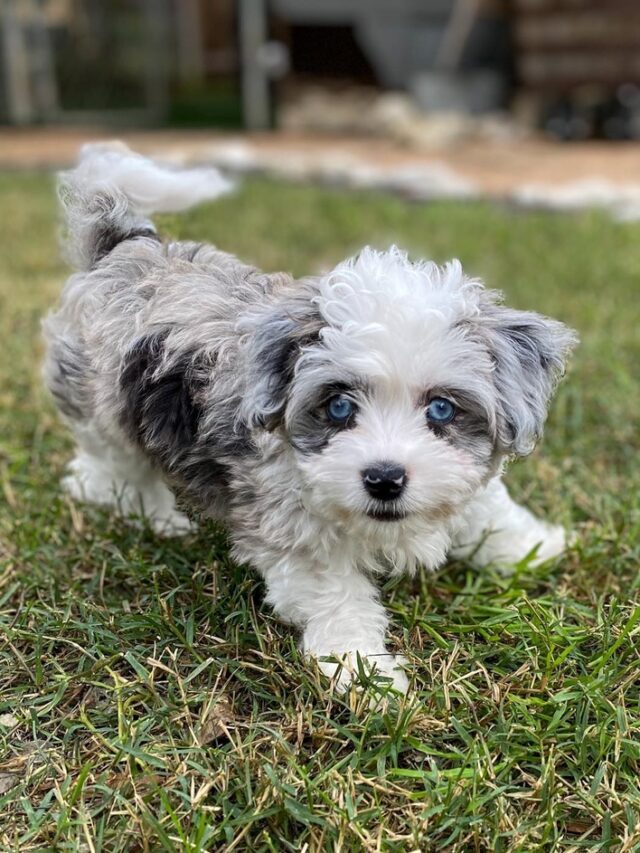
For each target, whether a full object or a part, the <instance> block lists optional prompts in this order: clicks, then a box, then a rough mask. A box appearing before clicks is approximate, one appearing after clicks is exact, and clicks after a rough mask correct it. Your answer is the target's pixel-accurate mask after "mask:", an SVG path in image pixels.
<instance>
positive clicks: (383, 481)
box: [362, 462, 407, 501]
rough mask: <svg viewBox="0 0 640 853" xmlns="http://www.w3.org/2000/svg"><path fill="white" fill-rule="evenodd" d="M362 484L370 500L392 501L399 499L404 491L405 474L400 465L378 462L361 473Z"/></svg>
mask: <svg viewBox="0 0 640 853" xmlns="http://www.w3.org/2000/svg"><path fill="white" fill-rule="evenodd" d="M362 483H363V485H364V487H365V489H366V490H367V492H368V493H369V494H370V495H371V497H372V498H375V499H376V500H378V501H393V500H396V499H397V498H399V497H400V495H401V494H402V493H403V491H404V489H405V486H406V484H407V472H406V471H405V469H404V468H403V467H402V465H395V464H394V463H392V462H378V463H377V464H376V465H371V466H370V467H369V468H365V470H364V471H363V472H362Z"/></svg>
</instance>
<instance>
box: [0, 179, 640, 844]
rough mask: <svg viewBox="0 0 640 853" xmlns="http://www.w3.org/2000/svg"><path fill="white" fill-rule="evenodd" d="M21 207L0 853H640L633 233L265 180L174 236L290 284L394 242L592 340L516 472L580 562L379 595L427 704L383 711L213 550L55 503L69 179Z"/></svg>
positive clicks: (15, 182) (0, 322)
mask: <svg viewBox="0 0 640 853" xmlns="http://www.w3.org/2000/svg"><path fill="white" fill-rule="evenodd" d="M0 195H1V197H2V200H3V203H2V211H3V224H2V229H1V232H0V336H1V338H2V342H3V350H2V352H3V357H2V360H1V362H0V478H1V481H2V485H3V502H2V504H0V849H1V850H3V851H4V850H6V851H21V853H23V851H32V850H33V851H35V850H38V851H43V850H55V851H61V850H68V851H76V850H91V851H136V850H153V851H155V850H176V851H183V850H184V851H214V850H245V849H251V850H254V851H283V850H309V851H316V850H346V851H352V850H354V851H358V850H384V851H407V850H438V851H474V850H479V851H480V850H487V851H489V850H490V851H523V850H553V851H569V850H582V849H592V850H602V851H622V850H625V851H631V850H637V849H640V791H639V788H638V773H639V771H640V666H639V661H638V651H639V648H640V624H639V623H640V593H639V585H640V573H639V572H638V567H639V562H640V501H639V497H638V496H639V494H640V488H639V487H640V467H639V466H638V464H637V460H638V445H639V443H640V439H639V432H638V401H637V371H638V363H639V362H640V334H639V331H638V330H639V328H640V325H639V320H640V317H639V313H640V312H639V308H638V295H637V294H638V281H639V280H640V239H639V238H640V226H638V225H632V224H616V223H612V222H610V221H608V220H607V219H606V218H604V217H603V216H601V215H597V214H591V213H584V214H580V215H579V216H575V217H568V216H559V215H555V216H554V215H545V214H542V213H524V212H522V211H517V212H516V211H514V210H512V209H509V208H506V207H497V206H489V205H482V204H479V203H473V204H472V203H463V202H458V203H439V204H432V205H424V204H422V205H417V204H416V205H411V204H409V203H406V202H403V201H401V200H399V199H395V198H391V197H386V196H383V195H375V194H366V193H361V194H347V193H344V192H341V191H338V190H330V189H313V188H305V187H302V186H290V185H286V184H277V183H271V182H268V181H263V180H247V181H246V182H245V183H244V184H243V186H242V187H241V189H240V190H239V192H238V194H237V195H235V196H232V197H229V198H226V199H224V200H222V201H221V202H219V203H217V204H214V205H209V206H204V207H201V208H200V209H198V210H197V211H194V212H192V213H190V214H188V215H184V216H182V217H179V218H178V217H172V218H169V217H164V218H163V219H162V220H161V225H162V228H163V230H164V231H165V232H166V233H167V234H171V235H173V236H179V237H180V236H187V235H188V236H190V237H194V238H201V239H208V240H213V241H215V242H217V243H219V244H220V245H221V246H223V247H225V248H227V249H230V250H232V251H235V252H237V253H238V254H240V255H241V256H243V257H245V258H251V259H253V260H255V261H256V262H258V263H260V264H261V265H263V266H265V267H266V268H268V269H275V268H287V269H293V271H294V272H296V273H298V274H301V273H304V272H307V271H315V270H317V269H318V268H320V267H322V266H326V265H328V264H330V263H331V262H333V261H336V260H337V259H339V258H341V257H342V256H343V255H344V254H346V253H347V252H350V251H351V250H352V249H354V248H356V247H358V246H359V245H361V244H363V243H365V242H373V243H376V244H378V245H381V244H385V243H388V242H389V239H394V240H397V241H398V242H399V243H401V244H402V245H404V246H406V247H408V248H409V249H410V250H411V251H412V252H414V253H415V254H417V255H425V254H430V255H431V256H433V257H435V258H436V259H438V260H444V259H446V258H448V257H450V256H452V255H457V256H459V257H460V258H461V259H462V261H463V262H464V264H465V266H466V267H467V268H468V270H470V271H471V272H473V273H475V274H478V275H483V276H485V277H486V279H487V280H488V281H489V282H490V283H491V284H492V285H493V286H497V287H501V288H503V289H504V290H505V291H506V293H507V295H508V299H509V301H510V302H511V303H513V304H515V305H517V306H519V307H527V308H535V309H537V310H541V311H544V312H547V313H549V314H551V315H554V316H557V317H559V318H561V319H562V320H564V321H566V322H568V323H570V324H572V325H573V326H575V327H576V328H577V329H578V331H579V333H580V336H581V338H582V345H581V347H580V349H579V350H578V352H577V354H576V357H575V359H574V362H573V365H572V368H571V370H570V372H569V375H568V377H567V378H566V380H565V382H564V383H563V385H562V386H561V388H560V391H559V394H558V397H557V399H556V402H555V404H554V407H553V411H552V414H551V417H550V420H549V423H548V426H547V432H546V436H545V440H544V441H543V443H542V445H541V446H540V447H539V448H538V450H537V451H536V452H535V453H534V454H533V455H532V456H531V457H530V458H528V459H527V460H525V461H522V462H519V463H517V464H515V465H513V466H512V468H511V470H510V473H509V482H510V484H511V486H512V488H513V491H514V492H515V493H516V494H517V495H518V497H519V498H521V499H523V500H525V501H526V502H527V503H528V504H529V506H531V507H532V508H533V509H534V510H535V511H537V512H540V513H543V514H544V515H546V516H547V517H550V518H553V519H555V520H559V521H562V522H563V523H565V524H567V525H569V526H571V527H572V528H573V530H574V531H575V533H576V541H575V544H574V545H573V546H572V548H571V549H570V551H569V553H568V554H567V555H566V556H564V557H563V558H562V559H559V560H557V561H555V562H553V563H551V564H549V565H546V566H544V567H542V568H537V569H536V568H533V567H532V566H531V565H529V564H527V563H526V562H525V563H523V564H522V565H520V566H518V567H517V568H516V570H515V573H514V574H513V575H512V576H511V577H504V576H502V575H500V574H499V573H497V572H495V571H492V570H486V571H483V572H481V573H478V572H476V571H474V570H473V569H472V568H471V567H470V566H469V565H467V564H465V563H462V562H459V563H455V564H451V565H449V566H448V567H447V568H445V569H443V570H442V571H441V572H440V573H439V574H438V575H437V576H435V577H431V576H428V575H426V574H424V573H420V574H418V575H417V576H416V577H415V578H413V579H403V580H399V581H394V582H393V583H388V584H386V586H385V589H384V592H383V595H384V599H385V600H386V601H387V602H388V604H389V608H390V610H391V613H392V622H393V635H392V637H391V644H392V646H393V647H395V648H396V649H397V650H400V651H401V652H402V653H403V654H405V655H406V656H407V658H408V660H409V664H410V672H411V682H412V688H411V694H410V697H409V698H408V700H406V701H399V702H397V703H394V702H390V703H388V704H387V706H386V708H380V709H378V710H370V709H369V699H370V698H371V697H370V695H369V698H367V695H365V696H364V697H362V696H359V695H358V694H356V693H355V692H353V693H351V694H349V695H347V696H346V697H343V698H339V697H335V696H331V695H329V694H328V693H327V692H326V683H325V682H324V681H323V680H322V678H321V677H320V676H319V675H318V674H317V672H316V671H315V670H314V669H313V668H311V667H310V666H308V665H307V664H306V663H305V662H304V661H303V660H302V659H301V658H300V656H299V655H298V653H297V650H296V636H295V634H294V633H293V632H292V630H291V629H290V628H288V627H285V626H283V625H281V624H279V623H278V622H277V621H276V620H275V619H274V618H273V616H272V615H271V613H270V612H269V608H268V607H267V606H266V605H264V604H263V594H264V590H263V587H262V585H261V583H260V581H259V580H258V579H257V578H256V577H255V575H253V574H252V573H251V571H250V570H248V569H247V568H246V567H241V566H236V565H233V564H232V563H231V561H230V560H229V558H228V556H227V550H226V545H225V537H224V533H223V532H222V531H220V530H218V529H216V528H215V527H214V526H212V525H205V526H203V527H201V528H200V530H199V532H198V533H196V534H195V535H193V536H191V537H189V538H188V539H186V540H182V541H179V540H161V539H158V538H157V537H156V536H154V535H153V533H152V532H151V531H150V530H148V529H144V530H142V531H139V530H136V529H135V528H130V527H128V526H126V525H125V524H123V523H122V522H121V521H119V520H118V519H116V518H113V517H112V516H110V515H109V514H108V513H106V512H103V511H100V510H97V509H92V508H87V507H83V506H79V505H75V504H73V503H71V502H70V501H69V500H68V499H66V498H65V497H64V496H63V495H62V494H61V493H60V491H59V488H58V481H59V479H60V477H61V476H62V474H63V472H64V469H65V464H66V463H67V461H68V460H69V458H70V455H71V444H70V440H69V437H68V435H67V433H66V432H65V430H64V429H63V428H62V426H61V425H60V423H59V421H58V419H57V418H56V415H55V413H54V411H53V408H52V406H51V403H50V401H49V400H48V399H47V397H46V395H45V394H44V392H43V391H42V389H41V386H40V380H39V363H40V360H41V355H42V350H41V344H40V340H39V320H40V317H41V315H42V313H43V312H44V311H46V310H47V307H48V306H50V305H51V304H52V303H53V302H54V300H55V298H56V294H57V293H58V291H59V288H60V286H61V282H62V280H63V278H64V275H65V272H64V268H63V266H62V265H61V263H60V262H59V261H58V256H57V252H56V224H55V223H56V219H55V205H54V200H53V184H52V181H51V179H50V178H49V177H48V176H47V175H45V174H36V173H13V174H0Z"/></svg>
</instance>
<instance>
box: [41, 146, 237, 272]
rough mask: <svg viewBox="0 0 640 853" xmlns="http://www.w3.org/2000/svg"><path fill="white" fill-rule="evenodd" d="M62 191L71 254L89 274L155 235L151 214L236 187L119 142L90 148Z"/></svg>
mask: <svg viewBox="0 0 640 853" xmlns="http://www.w3.org/2000/svg"><path fill="white" fill-rule="evenodd" d="M58 188H59V195H60V199H61V201H62V205H63V208H64V212H65V221H66V233H65V247H66V254H67V256H68V257H69V260H70V261H71V263H72V264H73V265H74V266H75V267H76V268H77V269H82V270H87V269H91V267H93V266H95V264H96V263H97V262H98V261H99V260H100V259H101V258H102V257H104V255H106V254H107V253H108V252H110V251H111V249H113V248H114V246H116V245H117V244H118V243H120V242H122V240H127V239H130V238H132V237H137V236H152V235H154V234H155V229H154V227H153V224H152V223H151V222H150V220H149V219H148V218H147V217H148V216H149V214H151V213H169V212H173V211H178V210H185V209H186V208H188V207H191V206H192V205H194V204H198V203H200V202H202V201H207V200H212V199H215V198H218V197H219V196H221V195H224V194H225V193H228V192H230V191H231V190H232V189H233V184H232V183H231V182H230V181H228V180H227V179H226V178H224V177H223V176H222V175H221V174H220V173H219V172H218V171H217V170H216V169H212V168H196V169H178V170H176V169H171V168H169V167H167V166H161V165H159V164H157V163H154V162H153V161H152V160H149V159H147V158H146V157H142V156H141V155H139V154H135V153H134V152H132V151H130V150H129V149H128V148H127V147H126V146H125V145H123V144H122V143H117V142H116V143H107V144H98V145H85V146H84V147H83V148H82V150H81V153H80V162H79V163H78V166H77V167H76V168H75V169H73V170H71V171H69V172H62V173H61V174H60V175H59V179H58Z"/></svg>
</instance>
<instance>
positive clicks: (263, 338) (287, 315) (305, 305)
mask: <svg viewBox="0 0 640 853" xmlns="http://www.w3.org/2000/svg"><path fill="white" fill-rule="evenodd" d="M251 325H252V326H253V328H250V329H248V331H249V335H248V337H247V339H246V347H247V350H246V354H247V372H248V381H247V392H246V396H245V398H244V400H243V403H242V415H243V417H244V420H245V422H246V423H247V425H248V426H250V427H262V428H263V429H266V430H268V431H269V432H271V431H273V430H274V429H275V428H276V427H277V426H279V425H280V424H281V423H282V419H283V417H284V410H285V407H286V404H287V394H288V389H289V385H290V383H291V381H292V379H293V376H294V372H295V366H296V362H297V360H298V357H299V356H300V353H301V352H302V350H303V349H304V348H305V347H308V346H310V345H311V344H313V343H316V342H317V341H318V340H319V338H320V329H321V328H322V326H323V325H324V321H323V319H322V317H321V316H320V314H319V313H318V310H317V308H316V307H315V305H314V304H313V303H312V302H311V301H310V299H305V298H304V296H303V294H300V295H299V296H297V297H292V298H291V299H290V300H289V301H287V302H283V303H280V304H277V305H275V306H273V307H271V308H270V309H269V310H268V311H267V312H266V313H265V314H264V315H262V316H261V317H259V318H255V319H254V321H253V322H252V324H251ZM245 328H246V327H245Z"/></svg>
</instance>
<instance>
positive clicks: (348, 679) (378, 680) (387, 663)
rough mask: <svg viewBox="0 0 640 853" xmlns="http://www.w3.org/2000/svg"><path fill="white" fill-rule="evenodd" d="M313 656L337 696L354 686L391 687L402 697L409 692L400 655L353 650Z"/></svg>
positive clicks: (384, 688) (384, 689) (403, 661)
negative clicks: (337, 693) (338, 693)
mask: <svg viewBox="0 0 640 853" xmlns="http://www.w3.org/2000/svg"><path fill="white" fill-rule="evenodd" d="M313 657H316V658H317V661H318V666H319V668H320V670H321V671H322V672H323V673H324V674H325V675H326V676H327V678H329V679H330V681H331V686H332V688H333V689H335V690H337V691H338V692H340V693H343V692H345V691H346V690H348V689H349V687H350V686H351V685H352V684H354V683H355V684H356V685H358V686H361V687H362V686H369V685H374V686H375V687H377V688H381V689H382V690H383V691H385V692H386V690H387V689H388V688H392V689H393V690H394V691H395V692H397V693H401V694H403V695H404V694H405V693H406V692H407V691H408V689H409V679H408V678H407V676H406V673H405V671H404V669H403V667H404V666H405V665H406V659H405V658H404V657H402V656H401V655H397V656H396V655H392V654H390V653H389V652H386V651H384V652H380V653H368V654H364V653H361V652H357V651H356V652H345V653H344V654H336V653H332V654H327V655H320V654H317V655H313Z"/></svg>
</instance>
